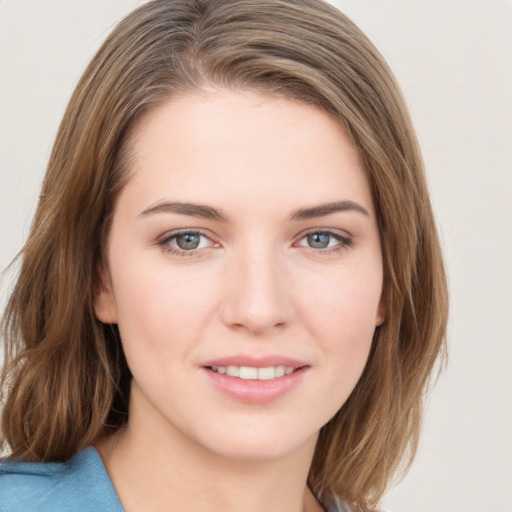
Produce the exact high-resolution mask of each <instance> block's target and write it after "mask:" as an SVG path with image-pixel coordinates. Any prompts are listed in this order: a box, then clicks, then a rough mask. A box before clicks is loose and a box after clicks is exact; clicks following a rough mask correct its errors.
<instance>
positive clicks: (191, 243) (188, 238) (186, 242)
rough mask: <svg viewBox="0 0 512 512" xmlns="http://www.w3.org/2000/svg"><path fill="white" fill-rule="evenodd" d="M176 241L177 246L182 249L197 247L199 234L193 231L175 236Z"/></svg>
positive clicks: (188, 249) (187, 249)
mask: <svg viewBox="0 0 512 512" xmlns="http://www.w3.org/2000/svg"><path fill="white" fill-rule="evenodd" d="M176 243H177V244H178V247H179V248H180V249H183V250H184V251H190V250H193V249H197V247H198V246H199V235H195V234H193V233H187V234H185V235H180V236H178V237H177V238H176Z"/></svg>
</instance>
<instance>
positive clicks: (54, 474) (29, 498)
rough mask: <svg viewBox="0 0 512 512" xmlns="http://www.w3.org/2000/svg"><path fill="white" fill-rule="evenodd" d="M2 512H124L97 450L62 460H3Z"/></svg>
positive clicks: (0, 467) (0, 468)
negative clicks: (61, 461)
mask: <svg viewBox="0 0 512 512" xmlns="http://www.w3.org/2000/svg"><path fill="white" fill-rule="evenodd" d="M0 512H124V509H123V506H122V505H121V502H120V501H119V497H118V496H117V493H116V491H115V489H114V486H113V485H112V482H111V480H110V477H109V476H108V473H107V470H106V469H105V466H104V465H103V461H102V460H101V457H100V456H99V454H98V452H97V451H96V450H95V449H94V448H86V449H85V450H83V451H81V452H79V453H77V454H76V455H75V456H74V457H72V458H71V459H69V460H68V461H66V462H63V463H57V462H46V463H40V462H15V461H2V462H0Z"/></svg>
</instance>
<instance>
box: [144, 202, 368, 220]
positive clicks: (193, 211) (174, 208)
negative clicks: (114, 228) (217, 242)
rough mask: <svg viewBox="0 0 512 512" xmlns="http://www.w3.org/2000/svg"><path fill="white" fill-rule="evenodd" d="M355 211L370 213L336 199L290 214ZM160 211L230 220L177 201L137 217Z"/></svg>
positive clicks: (310, 215) (296, 216)
mask: <svg viewBox="0 0 512 512" xmlns="http://www.w3.org/2000/svg"><path fill="white" fill-rule="evenodd" d="M346 211H353V212H358V213H361V214H362V215H364V216H366V217H369V216H370V214H369V213H368V210H366V208H363V207H362V206H361V205H359V204H357V203H355V202H354V201H336V202H332V203H325V204H320V205H317V206H312V207H310V208H300V209H298V210H295V211H294V212H293V213H292V214H291V215H290V220H292V221H297V220H307V219H314V218H316V217H324V216H326V215H331V214H333V213H338V212H346ZM159 213H175V214H178V215H188V216H190V217H199V218H202V219H208V220H216V221H221V222H228V221H229V219H228V217H227V216H226V215H225V214H224V213H222V211H221V210H219V209H217V208H213V207H212V206H207V205H204V204H196V203H183V202H177V201H172V202H171V201H165V202H162V203H158V204H155V205H153V206H150V207H149V208H147V209H146V210H144V211H143V212H142V213H140V214H139V215H138V216H137V217H138V218H140V217H146V216H148V215H155V214H159Z"/></svg>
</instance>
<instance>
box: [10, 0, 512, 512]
mask: <svg viewBox="0 0 512 512" xmlns="http://www.w3.org/2000/svg"><path fill="white" fill-rule="evenodd" d="M138 3H139V2H136V1H135V0H87V1H85V0H84V1H81V2H76V1H69V0H45V1H41V0H0V119H1V121H0V217H1V221H0V239H1V241H2V242H1V244H0V268H3V267H5V266H6V265H7V263H8V262H9V261H10V260H11V259H12V257H13V256H14V255H15V253H16V252H17V251H18V250H19V249H20V247H21V245H22V242H23V240H24V238H25V236H26V234H27V231H28V227H29V225H30V220H31V217H32V214H33V212H34V207H35V204H36V200H37V197H38V191H39V187H40V183H41V179H42V176H43V173H44V168H45V164H46V161H47V159H48V155H49V151H50V148H51V145H52V142H53V138H54V136H55V132H56V130H57V126H58V123H59V121H60V118H61V116H62V113H63V111H64V108H65V106H66V103H67V101H68V99H69V96H70V94H71V91H72V89H73V87H74V85H75V83H76V81H77V80H78V78H79V76H80V74H81V72H82V71H83V69H84V68H85V65H86V64H87V62H88V60H89V59H90V58H91V56H92V55H93V53H94V51H95V50H96V49H97V48H98V46H99V45H100V43H101V42H102V41H103V39H104V38H105V36H106V34H107V33H108V32H109V30H110V29H111V28H112V27H113V25H114V24H115V23H116V22H117V21H118V20H119V19H120V18H121V16H123V15H124V14H126V13H127V12H128V11H130V10H131V9H132V8H133V7H134V6H135V5H137V4H138ZM332 3H334V4H335V5H336V6H337V7H339V8H340V9H341V10H342V11H344V12H345V13H346V14H348V15H349V16H350V17H351V18H352V19H353V20H354V21H355V22H356V23H358V25H359V26H360V27H361V28H362V29H363V30H364V31H365V32H366V33H367V34H368V35H369V36H370V38H371V39H372V40H373V41H374V42H375V44H376V45H377V46H378V47H379V49H380V50H381V52H382V53H383V54H384V56H385V57H386V58H387V59H388V61H389V62H390V64H391V66H392V68H393V69H394V71H395V73H396V75H397V76H398V79H399V82H400V83H401V85H402V87H403V89H404V92H405V96H406V98H407V101H408V103H409V106H410V108H411V111H412V115H413V118H414V120H415V123H416V126H417V130H418V134H419V138H420V142H421V145H422V147H423V150H424V155H425V160H426V164H427V169H428V177H429V182H430V186H431V190H432V195H433V201H434V206H435V210H436V212H437V215H438V220H439V224H440V227H441V233H442V239H443V244H444V248H445V253H446V258H447V266H448V272H449V280H450V290H451V318H450V329H449V345H450V363H449V366H448V369H447V371H446V373H445V374H444V376H443V377H442V378H441V379H440V381H439V382H438V385H437V387H436V388H435V390H434V392H433V393H432V395H431V399H430V400H429V407H428V409H427V416H426V422H425V430H424V435H423V440H422V444H421V448H420V451H419V454H418V457H417V459H416V461H415V463H414V465H413V467H412V469H411V471H410V472H409V474H408V475H407V477H406V478H405V479H404V480H403V481H402V482H401V483H399V484H398V485H397V486H396V487H395V488H394V489H393V490H391V491H390V493H389V494H388V496H387V498H386V499H385V501H384V509H385V510H386V511H389V512H412V511H414V512H432V511H439V512H460V511H479V512H480V511H481V512H483V511H493V512H512V376H511V374H512V334H511V332H512V329H511V326H510V318H511V316H512V315H511V312H512V298H511V297H512V256H511V254H512V172H511V171H512V169H511V161H512V136H511V134H512V101H511V91H512V57H511V56H512V1H510V0H486V1H482V0H429V1H415V2H412V1H410V0H386V1H384V0H333V2H332ZM5 296H6V283H5V282H4V286H3V287H2V295H0V299H1V300H2V301H4V300H5Z"/></svg>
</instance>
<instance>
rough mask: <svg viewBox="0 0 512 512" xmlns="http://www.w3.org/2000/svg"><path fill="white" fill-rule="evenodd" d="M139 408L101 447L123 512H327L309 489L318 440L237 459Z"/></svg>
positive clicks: (98, 447)
mask: <svg viewBox="0 0 512 512" xmlns="http://www.w3.org/2000/svg"><path fill="white" fill-rule="evenodd" d="M136 410H137V408H135V409H131V412H130V420H129V423H128V425H127V427H126V428H125V429H124V430H123V431H121V432H120V433H119V434H117V435H116V436H115V437H112V438H108V439H105V440H103V441H100V442H99V443H97V446H96V447H97V449H98V451H99V453H100V455H101V456H102V459H103V461H104V463H105V467H106V468H107V471H108V473H109V475H110V477H111V479H112V482H113V484H114V487H115V488H116V491H117V492H118V494H119V497H120V499H121V502H122V504H123V507H124V509H125V510H126V512H137V511H139V510H145V511H147V512H152V511H159V512H161V511H171V512H172V511H181V510H187V511H188V512H219V511H222V512H234V511H240V510H243V511H244V512H261V510H265V511H266V512H283V511H286V512H304V511H307V512H318V511H321V510H322V508H321V507H320V506H319V505H318V503H317V501H316V500H315V498H314V497H313V495H312V494H311V492H310V490H309V489H308V487H307V485H306V480H307V475H308V471H309V466H310V464H311V460H312V457H313V451H314V447H315V443H316V437H315V438H314V439H310V440H308V441H307V442H306V443H305V444H304V446H302V447H300V448H299V449H297V450H294V451H293V453H289V454H285V455H284V456H280V457H276V458H273V459H271V460H250V459H241V460H240V459H233V458H229V457H226V456H222V455H219V454H217V453H213V452H212V451H209V450H208V449H206V448H204V447H202V446H200V445H198V444H197V443H195V442H193V441H192V440H191V439H190V437H188V436H187V435H184V434H183V433H182V432H180V431H179V430H178V429H177V428H172V427H170V426H169V425H165V428H162V426H161V424H160V423H159V422H158V421H148V417H147V415H146V414H151V412H150V411H143V410H142V411H141V410H140V409H138V414H137V413H135V414H132V412H135V411H136ZM148 425H151V431H149V430H148V428H147V426H148Z"/></svg>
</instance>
